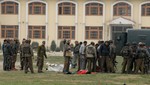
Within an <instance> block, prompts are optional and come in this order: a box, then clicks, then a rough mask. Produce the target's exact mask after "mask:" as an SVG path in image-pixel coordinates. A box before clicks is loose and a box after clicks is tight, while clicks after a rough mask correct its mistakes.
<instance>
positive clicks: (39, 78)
mask: <svg viewBox="0 0 150 85" xmlns="http://www.w3.org/2000/svg"><path fill="white" fill-rule="evenodd" d="M0 57H1V59H0V62H1V63H0V64H1V65H0V66H1V68H0V85H123V84H124V83H126V85H150V75H140V74H138V75H135V74H132V75H131V74H130V75H129V74H121V73H120V70H121V62H122V58H121V57H117V61H118V62H119V64H118V65H117V67H118V71H117V73H115V74H110V73H109V74H106V73H97V74H86V75H78V74H72V75H65V74H63V73H56V72H47V71H45V70H44V73H42V74H38V73H37V67H36V66H34V69H35V74H31V73H28V74H24V72H23V71H9V72H4V71H3V70H2V56H0ZM47 61H48V62H50V63H60V64H61V63H63V57H58V56H49V57H48V59H47V60H45V62H47ZM34 65H35V64H34ZM17 67H18V66H17ZM71 70H72V71H75V69H71Z"/></svg>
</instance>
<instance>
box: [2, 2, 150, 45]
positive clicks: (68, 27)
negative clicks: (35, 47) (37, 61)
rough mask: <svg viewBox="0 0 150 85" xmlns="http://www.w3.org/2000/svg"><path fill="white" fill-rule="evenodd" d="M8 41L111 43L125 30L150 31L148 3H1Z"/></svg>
mask: <svg viewBox="0 0 150 85" xmlns="http://www.w3.org/2000/svg"><path fill="white" fill-rule="evenodd" d="M0 10H1V11H0V27H1V28H0V41H1V43H2V42H3V40H4V39H5V38H18V39H19V40H20V41H21V40H22V39H23V38H28V39H31V40H32V41H37V42H39V43H40V44H41V42H42V41H43V40H44V41H46V43H47V46H50V43H51V41H52V40H54V41H55V42H56V44H57V45H59V43H60V41H61V40H63V39H70V40H71V41H72V42H74V41H75V40H78V41H84V40H86V41H88V42H91V41H94V42H97V41H98V40H109V39H112V36H113V35H114V33H116V32H125V31H126V29H128V28H130V29H132V28H134V29H150V1H148V0H0Z"/></svg>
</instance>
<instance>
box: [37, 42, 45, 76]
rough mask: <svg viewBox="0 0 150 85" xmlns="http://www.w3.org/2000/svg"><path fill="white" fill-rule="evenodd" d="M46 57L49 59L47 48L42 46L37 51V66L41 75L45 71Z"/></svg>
mask: <svg viewBox="0 0 150 85" xmlns="http://www.w3.org/2000/svg"><path fill="white" fill-rule="evenodd" d="M44 57H45V58H47V55H46V48H45V46H44V45H41V46H39V47H38V51H37V66H38V72H39V73H41V72H42V69H43V65H44Z"/></svg>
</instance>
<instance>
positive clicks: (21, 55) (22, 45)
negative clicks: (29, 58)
mask: <svg viewBox="0 0 150 85" xmlns="http://www.w3.org/2000/svg"><path fill="white" fill-rule="evenodd" d="M24 45H25V41H23V42H22V44H21V45H20V65H21V70H23V68H24V60H25V57H24V56H23V47H24Z"/></svg>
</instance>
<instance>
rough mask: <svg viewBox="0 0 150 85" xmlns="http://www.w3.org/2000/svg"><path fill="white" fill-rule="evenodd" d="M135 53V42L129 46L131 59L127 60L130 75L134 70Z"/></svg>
mask: <svg viewBox="0 0 150 85" xmlns="http://www.w3.org/2000/svg"><path fill="white" fill-rule="evenodd" d="M136 52H137V43H136V42H133V43H132V45H131V57H130V58H129V59H130V69H129V71H130V73H131V72H132V71H133V72H135V69H136V62H135V61H136V56H137V54H136Z"/></svg>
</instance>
